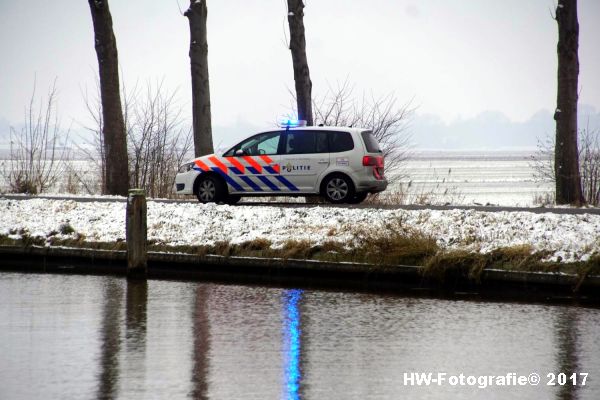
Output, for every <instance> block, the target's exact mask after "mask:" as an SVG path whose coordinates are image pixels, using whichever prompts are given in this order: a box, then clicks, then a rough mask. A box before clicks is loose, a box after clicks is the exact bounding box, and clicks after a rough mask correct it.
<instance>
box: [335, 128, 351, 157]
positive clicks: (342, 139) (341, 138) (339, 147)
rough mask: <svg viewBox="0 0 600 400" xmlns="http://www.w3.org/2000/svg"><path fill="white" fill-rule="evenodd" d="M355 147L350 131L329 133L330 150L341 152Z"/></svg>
mask: <svg viewBox="0 0 600 400" xmlns="http://www.w3.org/2000/svg"><path fill="white" fill-rule="evenodd" d="M353 148H354V141H353V140H352V135H351V134H350V133H349V132H331V133H329V152H330V153H340V152H342V151H349V150H352V149H353Z"/></svg>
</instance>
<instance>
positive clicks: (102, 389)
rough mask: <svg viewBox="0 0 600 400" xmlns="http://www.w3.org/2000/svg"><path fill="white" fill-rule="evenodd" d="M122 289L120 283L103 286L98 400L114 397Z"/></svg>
mask: <svg viewBox="0 0 600 400" xmlns="http://www.w3.org/2000/svg"><path fill="white" fill-rule="evenodd" d="M122 302H123V289H122V286H121V283H120V282H118V281H115V280H114V279H107V280H106V282H105V284H104V308H103V309H102V321H101V328H100V329H101V332H100V343H101V346H102V348H101V352H100V354H101V356H100V376H99V378H98V392H97V395H96V398H98V399H113V398H115V397H116V393H117V385H118V380H119V372H120V371H119V350H120V348H121V321H120V316H121V309H122Z"/></svg>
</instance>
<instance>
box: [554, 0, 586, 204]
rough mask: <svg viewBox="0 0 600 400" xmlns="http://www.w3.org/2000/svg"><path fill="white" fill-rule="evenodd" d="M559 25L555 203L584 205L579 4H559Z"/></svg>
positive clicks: (567, 1) (569, 1)
mask: <svg viewBox="0 0 600 400" xmlns="http://www.w3.org/2000/svg"><path fill="white" fill-rule="evenodd" d="M556 22H557V23H558V46H557V52H558V95H557V100H556V112H555V114H554V119H555V120H556V145H555V150H554V160H555V162H554V168H555V172H556V203H557V204H576V205H580V204H583V203H584V199H583V194H582V191H581V177H580V173H579V153H578V150H577V97H578V95H577V81H578V77H579V56H578V48H579V23H578V22H577V0H559V1H558V6H557V7H556Z"/></svg>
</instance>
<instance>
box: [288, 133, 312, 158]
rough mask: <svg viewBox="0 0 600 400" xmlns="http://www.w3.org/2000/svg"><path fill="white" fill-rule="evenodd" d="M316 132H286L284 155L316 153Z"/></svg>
mask: <svg viewBox="0 0 600 400" xmlns="http://www.w3.org/2000/svg"><path fill="white" fill-rule="evenodd" d="M315 133H316V132H311V131H288V132H287V135H286V136H287V141H286V144H285V154H308V153H316V134H315Z"/></svg>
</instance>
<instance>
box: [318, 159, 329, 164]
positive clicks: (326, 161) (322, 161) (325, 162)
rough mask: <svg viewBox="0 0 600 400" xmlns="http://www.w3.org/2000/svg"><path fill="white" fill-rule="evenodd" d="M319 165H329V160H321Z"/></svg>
mask: <svg viewBox="0 0 600 400" xmlns="http://www.w3.org/2000/svg"><path fill="white" fill-rule="evenodd" d="M319 164H329V160H319Z"/></svg>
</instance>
